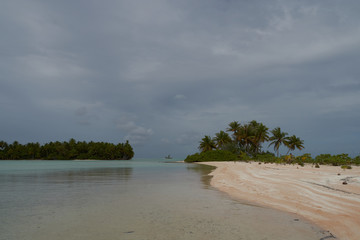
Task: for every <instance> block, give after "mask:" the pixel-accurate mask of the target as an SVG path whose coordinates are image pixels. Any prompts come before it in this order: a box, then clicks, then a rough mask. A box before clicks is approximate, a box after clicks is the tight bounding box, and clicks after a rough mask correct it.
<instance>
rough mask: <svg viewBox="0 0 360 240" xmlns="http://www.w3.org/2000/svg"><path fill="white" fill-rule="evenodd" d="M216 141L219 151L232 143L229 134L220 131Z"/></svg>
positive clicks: (216, 135)
mask: <svg viewBox="0 0 360 240" xmlns="http://www.w3.org/2000/svg"><path fill="white" fill-rule="evenodd" d="M214 140H215V143H216V146H217V148H219V149H222V147H223V146H224V145H225V144H227V143H230V142H231V141H232V140H231V137H230V136H229V134H228V133H226V132H224V131H220V132H218V133H216V134H215V138H214Z"/></svg>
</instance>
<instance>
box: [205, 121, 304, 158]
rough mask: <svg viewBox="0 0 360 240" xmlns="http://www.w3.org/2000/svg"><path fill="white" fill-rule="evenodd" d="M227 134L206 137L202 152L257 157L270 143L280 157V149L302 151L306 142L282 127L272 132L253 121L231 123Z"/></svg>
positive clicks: (221, 132) (222, 132)
mask: <svg viewBox="0 0 360 240" xmlns="http://www.w3.org/2000/svg"><path fill="white" fill-rule="evenodd" d="M226 131H227V132H231V133H232V135H231V136H230V135H229V134H228V133H227V132H224V131H220V132H218V133H216V134H215V137H214V138H211V137H210V136H205V137H204V138H202V140H201V141H200V145H199V149H200V150H201V151H202V152H205V151H210V150H212V149H221V150H229V151H232V152H245V153H246V154H249V155H252V156H256V155H257V154H258V153H261V152H262V144H263V143H265V142H269V145H268V147H270V146H272V145H273V146H274V150H275V152H276V153H277V156H278V157H279V148H280V146H281V145H285V146H286V147H287V148H288V152H287V154H289V152H290V151H294V150H295V149H299V150H302V149H303V148H304V141H303V140H301V139H300V138H298V137H296V136H295V135H292V136H288V133H286V132H282V131H281V129H280V127H277V128H274V129H273V130H271V131H270V134H271V135H269V128H268V127H266V126H265V125H264V124H262V123H258V122H257V121H255V120H253V121H251V122H249V123H245V124H240V123H239V122H238V121H233V122H231V123H229V125H228V128H227V129H226Z"/></svg>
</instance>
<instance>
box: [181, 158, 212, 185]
mask: <svg viewBox="0 0 360 240" xmlns="http://www.w3.org/2000/svg"><path fill="white" fill-rule="evenodd" d="M186 168H187V170H189V171H193V172H196V173H198V174H199V175H200V180H201V182H202V183H203V185H202V187H203V188H205V189H208V188H210V181H211V178H212V176H209V173H210V172H212V171H213V170H214V169H215V168H216V167H213V166H208V165H202V164H201V165H200V164H194V163H190V164H187V165H186Z"/></svg>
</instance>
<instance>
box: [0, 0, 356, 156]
mask: <svg viewBox="0 0 360 240" xmlns="http://www.w3.org/2000/svg"><path fill="white" fill-rule="evenodd" d="M359 12H360V1H358V0H327V1H316V0H308V1H306V0H283V1H282V0H254V1H248V0H181V1H180V0H119V1H116V0H108V1H105V0H104V1H90V0H83V1H80V0H79V1H74V0H62V1H48V0H44V1H35V0H23V1H21V0H2V1H1V3H0V140H4V141H7V142H9V143H10V142H13V141H14V140H17V141H19V142H20V143H27V142H37V141H38V142H40V143H45V142H49V141H57V140H59V141H65V140H66V141H67V140H69V139H70V138H75V139H76V140H81V141H82V140H85V141H91V140H92V141H106V142H114V143H118V142H124V141H125V140H126V139H128V140H129V141H130V144H131V145H133V147H134V150H135V157H163V156H165V155H167V154H171V155H173V156H174V157H178V158H182V157H185V156H186V155H188V154H192V153H195V152H196V151H198V149H197V147H198V145H199V141H200V140H201V138H202V137H203V136H204V135H211V136H214V134H215V133H216V132H219V131H220V130H225V129H226V128H227V125H228V124H229V123H230V122H232V121H235V120H236V121H240V122H242V123H245V122H248V121H251V120H257V121H259V122H262V123H264V124H265V125H267V126H268V127H269V128H270V129H272V128H275V127H278V126H279V127H281V128H282V130H283V131H285V132H288V133H289V134H295V135H297V136H298V137H300V138H301V139H303V140H304V142H305V149H304V150H303V151H302V152H301V153H311V154H313V156H314V155H317V154H319V153H332V154H338V153H343V152H345V153H349V154H351V155H352V156H356V155H359V154H360V120H359V119H360V14H359ZM269 150H271V151H272V150H273V149H271V148H270V149H269ZM285 152H286V151H285V150H284V151H283V153H285ZM296 154H300V153H296Z"/></svg>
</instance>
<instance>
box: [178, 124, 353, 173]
mask: <svg viewBox="0 0 360 240" xmlns="http://www.w3.org/2000/svg"><path fill="white" fill-rule="evenodd" d="M228 132H230V133H232V134H231V135H229V133H228ZM265 143H268V145H267V147H270V146H273V148H274V152H275V153H276V154H275V153H272V152H269V151H264V147H263V144H265ZM281 145H284V146H285V147H287V149H288V151H287V153H286V155H280V152H279V149H280V146H281ZM198 148H199V150H200V153H195V154H192V155H188V156H187V157H186V159H185V162H209V161H257V162H259V163H261V162H263V163H288V164H299V165H301V166H304V164H305V163H310V164H313V165H315V167H320V166H319V165H321V164H324V165H333V166H341V167H342V168H345V169H347V168H351V165H360V156H357V157H354V158H352V157H350V156H349V155H348V154H344V153H343V154H337V155H331V154H320V155H318V156H316V157H315V158H313V157H312V156H311V154H309V153H305V154H303V155H301V156H294V155H292V154H291V153H290V152H291V151H294V150H295V149H298V150H302V149H304V148H305V146H304V141H303V140H301V139H300V138H299V137H297V136H295V135H291V136H289V134H288V133H287V132H284V131H282V130H281V128H280V127H276V128H274V129H273V130H271V131H269V128H268V127H266V126H265V125H264V124H263V123H259V122H257V121H255V120H253V121H251V122H249V123H244V124H240V123H239V122H238V121H233V122H231V123H229V125H228V128H227V129H226V132H225V131H220V132H218V133H216V134H215V137H213V138H212V137H211V136H204V137H203V138H202V139H201V141H200V144H199V147H198ZM289 153H290V154H289Z"/></svg>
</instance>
